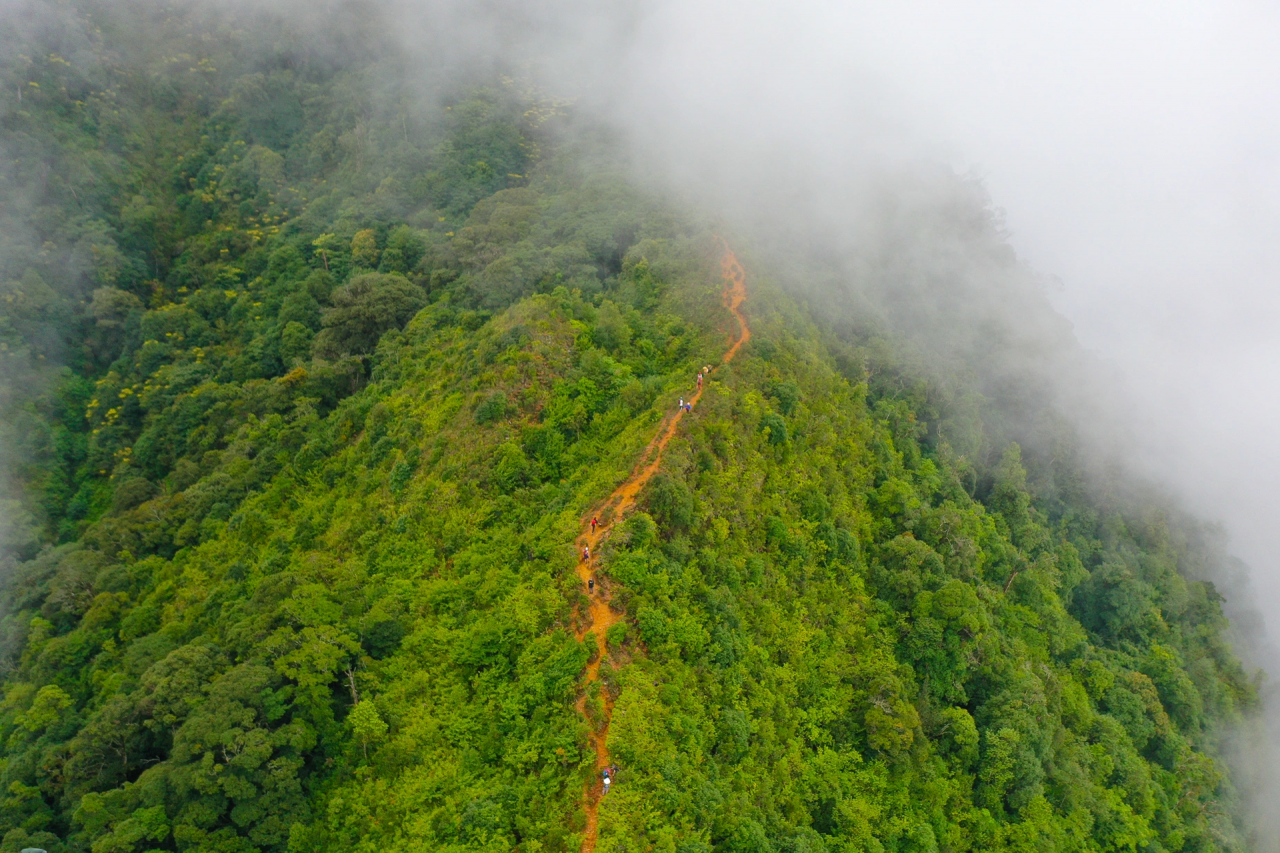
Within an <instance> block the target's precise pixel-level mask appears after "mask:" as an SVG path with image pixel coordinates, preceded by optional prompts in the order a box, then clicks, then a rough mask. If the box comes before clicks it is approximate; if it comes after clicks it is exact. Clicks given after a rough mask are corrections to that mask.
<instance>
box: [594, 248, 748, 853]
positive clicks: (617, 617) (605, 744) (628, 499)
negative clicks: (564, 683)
mask: <svg viewBox="0 0 1280 853" xmlns="http://www.w3.org/2000/svg"><path fill="white" fill-rule="evenodd" d="M716 240H717V241H719V243H720V248H721V256H720V272H721V275H723V276H724V307H725V308H727V309H728V310H729V313H731V314H732V315H733V316H734V319H736V320H737V321H738V337H737V339H736V340H734V342H733V343H732V344H731V345H730V346H729V349H728V350H726V351H725V354H724V356H723V357H722V358H721V359H720V364H722V365H724V364H728V363H729V362H730V361H732V360H733V357H734V356H735V355H737V354H738V350H740V349H741V348H742V345H743V344H745V343H746V342H747V341H749V340H751V328H750V327H749V326H748V325H747V318H746V317H744V316H743V315H742V311H741V308H742V303H743V302H744V301H745V300H746V298H747V273H746V270H744V269H743V268H742V264H740V263H738V259H737V257H735V256H734V254H733V250H732V249H730V248H729V244H728V243H727V242H726V241H725V240H724V239H723V238H721V237H717V238H716ZM707 384H708V383H706V382H704V383H703V385H704V386H705V385H707ZM702 391H703V389H702V388H697V389H696V390H695V391H694V394H693V397H691V398H690V400H689V402H690V403H691V404H693V405H695V406H696V405H697V403H698V400H699V399H701V398H702ZM684 415H685V412H684V411H683V410H678V411H677V412H676V413H675V414H674V415H671V416H670V417H668V418H667V419H666V420H665V421H663V423H662V425H661V426H660V427H659V429H658V434H657V435H656V436H654V438H653V440H652V441H650V442H649V445H648V446H647V447H646V448H645V449H644V452H643V453H642V454H641V455H640V463H639V465H638V466H637V468H636V470H635V471H633V472H632V474H631V476H630V477H628V478H627V480H626V482H624V483H623V484H622V485H620V486H618V488H617V489H615V490H614V492H613V494H611V495H609V498H608V500H606V501H605V502H604V503H603V504H601V505H600V506H599V507H598V508H597V509H596V510H595V512H593V513H591V514H590V515H588V516H587V518H586V519H585V520H584V524H583V527H584V531H583V534H582V536H580V537H579V538H578V553H579V554H581V553H582V548H583V547H588V548H590V550H591V551H592V552H593V553H594V552H595V551H596V546H598V545H599V544H600V542H601V541H602V540H603V539H604V537H605V534H606V533H608V532H609V530H611V529H612V527H613V525H614V524H615V523H616V522H618V521H620V520H621V519H622V517H623V516H624V515H626V514H627V512H629V511H630V510H631V509H632V508H633V507H634V506H635V503H636V496H637V495H639V494H640V490H641V489H643V488H644V486H645V483H648V482H649V478H651V477H652V476H653V475H654V474H656V473H657V472H658V467H659V466H660V465H661V464H662V451H664V450H665V449H666V447H667V443H668V442H670V441H671V438H672V436H674V435H675V434H676V429H677V428H678V427H679V426H680V421H681V419H683V418H684ZM592 517H595V518H597V519H600V518H602V519H603V520H604V521H603V523H602V524H600V525H599V526H598V527H597V528H596V529H595V530H594V531H593V530H592V529H591V519H592ZM598 559H599V557H598V556H592V558H591V559H590V560H579V561H578V568H577V572H578V577H579V578H580V579H581V580H582V582H583V584H584V585H585V584H586V583H587V581H588V580H589V579H590V578H592V577H593V576H594V575H595V573H596V572H595V569H596V565H597V561H598ZM609 599H610V596H609V593H608V590H607V589H605V588H604V587H603V586H601V585H600V584H597V585H596V591H595V594H594V595H592V596H591V601H590V608H589V615H590V617H591V621H590V622H589V623H588V624H587V625H586V626H585V627H583V628H582V629H581V630H580V631H578V640H579V641H581V640H583V639H584V638H585V637H586V635H587V634H588V633H589V632H594V633H595V641H596V654H595V657H594V659H593V660H592V661H591V662H590V663H589V664H587V671H586V676H585V678H584V679H583V683H582V686H583V690H582V695H581V696H579V697H578V701H577V703H576V704H575V706H574V707H576V708H577V709H578V713H579V714H582V716H583V717H584V718H585V719H586V720H587V723H588V725H590V724H591V718H590V717H589V716H588V715H587V691H588V688H589V687H590V686H591V684H592V683H594V682H598V681H599V680H600V664H601V663H602V662H603V661H604V658H605V654H606V653H607V638H606V634H607V632H608V630H609V627H610V626H611V625H613V624H615V623H617V622H619V621H621V620H622V618H623V615H622V614H621V613H619V612H617V611H616V610H614V609H613V607H611V606H610V604H609ZM601 699H602V701H603V707H602V710H603V714H602V721H601V725H600V727H599V728H593V731H592V733H591V735H590V740H591V745H592V747H593V748H594V749H595V753H596V773H595V776H594V778H593V779H592V781H591V783H590V784H589V785H588V787H587V791H586V793H585V799H586V805H585V811H586V815H587V825H586V828H585V829H584V830H583V835H582V853H593V851H594V850H595V849H596V837H597V834H598V819H599V809H600V798H601V796H602V790H601V788H602V785H601V781H600V780H601V777H600V772H601V771H602V770H604V768H606V767H608V766H609V724H610V723H611V722H612V721H613V698H612V697H611V696H609V695H608V693H607V691H601Z"/></svg>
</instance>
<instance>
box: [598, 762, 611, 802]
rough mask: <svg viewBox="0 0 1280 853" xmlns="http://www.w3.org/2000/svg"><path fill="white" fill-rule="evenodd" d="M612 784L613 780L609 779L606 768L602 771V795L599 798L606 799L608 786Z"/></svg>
mask: <svg viewBox="0 0 1280 853" xmlns="http://www.w3.org/2000/svg"><path fill="white" fill-rule="evenodd" d="M612 782H613V780H612V779H610V778H609V768H607V767H606V768H605V770H604V793H603V794H601V796H605V797H607V796H608V795H609V785H610V784H611V783H612Z"/></svg>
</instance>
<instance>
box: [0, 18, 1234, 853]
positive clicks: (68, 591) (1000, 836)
mask: <svg viewBox="0 0 1280 853" xmlns="http://www.w3.org/2000/svg"><path fill="white" fill-rule="evenodd" d="M39 8H41V9H44V10H45V11H44V12H43V13H42V14H41V15H40V16H39V17H38V19H34V18H30V17H27V18H24V17H22V16H21V15H18V14H16V13H15V14H14V17H13V19H12V20H13V21H14V27H13V28H12V29H11V31H10V34H9V35H8V36H6V37H5V38H6V39H7V40H6V41H5V42H4V47H3V50H2V51H0V60H2V61H3V68H2V69H0V76H2V77H3V87H0V148H2V150H3V152H4V155H5V156H4V165H3V166H2V167H0V184H2V185H0V195H3V197H4V198H5V199H6V200H7V201H6V203H5V204H4V205H3V207H2V208H0V226H2V227H0V234H2V235H3V236H2V238H0V239H2V240H3V242H2V244H0V361H2V362H3V365H4V366H3V369H2V371H0V379H2V380H3V384H2V385H0V409H2V410H3V412H4V414H3V424H2V425H0V427H2V429H3V433H2V438H3V441H2V442H0V443H2V444H3V446H4V448H5V456H4V459H3V460H0V461H3V463H4V464H5V466H6V469H7V471H8V476H9V478H10V482H11V486H12V488H11V489H10V492H9V493H8V494H7V495H5V496H3V497H4V501H5V503H4V512H3V517H4V520H5V523H4V525H3V529H2V530H0V534H3V536H4V541H3V543H2V546H3V553H2V554H0V559H2V560H3V563H0V679H2V688H3V693H2V695H0V838H2V839H3V840H2V841H0V846H2V847H3V850H4V851H10V850H12V851H14V853H16V851H18V850H21V849H22V848H25V847H41V848H44V849H46V850H48V851H50V853H63V851H82V850H83V851H93V853H117V852H118V853H129V851H136V852H137V853H146V851H160V850H164V851H237V853H241V852H242V853H253V852H254V851H263V852H264V853H267V851H272V852H273V853H274V851H281V853H283V851H286V850H287V851H302V850H327V849H334V850H336V849H351V850H375V849H386V848H393V849H400V848H410V847H412V848H422V849H432V850H458V851H461V850H512V849H519V850H527V851H539V850H542V851H553V850H577V849H579V848H580V843H581V838H582V833H583V832H584V830H585V828H586V819H585V813H584V795H583V792H584V789H586V788H587V787H588V786H589V785H591V784H592V783H593V782H594V781H595V778H596V769H597V768H596V763H595V761H596V755H595V753H594V752H593V751H592V749H591V747H590V744H589V740H588V734H589V732H591V731H594V730H597V729H601V728H602V723H603V720H604V717H603V715H604V714H605V713H606V710H605V709H606V708H607V709H609V710H608V713H609V714H611V725H610V727H609V731H608V743H609V749H610V753H611V755H612V757H613V760H615V761H616V762H617V764H618V767H619V769H618V772H617V774H616V783H615V785H614V790H613V792H612V793H610V795H609V797H608V798H607V799H605V800H604V801H602V803H601V804H600V810H599V827H598V831H599V838H598V845H597V849H600V850H616V851H627V850H647V849H660V850H668V851H682V853H693V851H710V850H716V851H721V850H723V851H744V853H745V851H777V852H778V853H782V851H789V852H790V851H794V852H795V853H800V851H828V850H829V851H837V850H839V851H966V850H973V851H979V850H981V851H992V850H1010V851H1013V850H1019V851H1021V850H1037V851H1039V850H1064V851H1066V850H1079V851H1112V850H1116V851H1119V850H1144V851H1152V853H1154V851H1213V850H1244V849H1247V847H1248V844H1247V838H1246V830H1245V828H1244V824H1243V823H1242V820H1241V817H1240V815H1239V814H1238V813H1237V812H1236V799H1235V794H1234V791H1233V789H1232V783H1231V777H1230V772H1229V769H1228V767H1227V766H1226V764H1225V763H1224V762H1223V760H1222V757H1221V739H1222V736H1223V734H1224V732H1225V731H1226V730H1227V728H1228V727H1230V726H1231V725H1232V724H1233V723H1234V722H1236V721H1238V720H1239V719H1240V718H1241V716H1242V715H1245V714H1248V713H1249V712H1250V710H1251V709H1252V708H1253V706H1254V704H1255V703H1256V696H1255V688H1254V685H1253V684H1252V682H1251V681H1250V679H1249V678H1248V677H1247V675H1246V673H1245V672H1244V670H1243V669H1242V667H1241V666H1240V664H1239V663H1238V661H1237V660H1236V658H1235V657H1234V655H1233V653H1232V650H1231V649H1230V647H1229V645H1228V643H1227V642H1226V640H1225V638H1224V631H1225V629H1226V620H1225V618H1224V617H1223V613H1222V598H1221V596H1220V595H1219V594H1218V593H1217V591H1216V590H1215V588H1214V586H1213V585H1212V584H1211V583H1209V582H1207V581H1204V580H1202V579H1201V578H1203V577H1204V574H1205V573H1204V572H1203V571H1202V568H1203V567H1204V566H1205V565H1206V564H1209V563H1212V562H1213V561H1214V560H1218V559H1220V558H1221V557H1220V555H1219V554H1217V553H1216V552H1215V551H1213V549H1212V547H1211V545H1210V544H1206V543H1208V542H1209V540H1208V539H1206V537H1204V536H1203V535H1202V528H1200V527H1199V526H1197V524H1196V523H1194V522H1192V521H1189V520H1187V519H1184V518H1183V517H1182V516H1180V515H1179V514H1178V513H1177V512H1175V511H1174V510H1173V509H1171V508H1170V507H1167V506H1165V505H1163V504H1161V503H1160V502H1159V501H1158V500H1155V499H1150V500H1137V501H1135V500H1128V499H1124V500H1122V499H1119V498H1116V497H1115V493H1114V492H1113V491H1108V490H1107V489H1105V488H1098V487H1097V483H1095V482H1094V481H1093V480H1092V479H1091V478H1092V477H1093V476H1094V475H1093V474H1092V473H1091V469H1090V468H1089V466H1088V465H1086V463H1085V461H1084V460H1083V457H1082V451H1081V448H1080V447H1079V446H1078V444H1077V443H1074V440H1073V437H1072V434H1071V430H1070V429H1069V428H1068V427H1067V426H1065V422H1064V421H1063V420H1062V419H1061V418H1059V417H1058V416H1057V414H1055V412H1054V411H1053V410H1052V406H1051V404H1050V403H1047V402H1045V401H1044V400H1042V399H1040V398H1037V397H1036V396H1035V395H1034V394H1027V393H1022V392H1021V391H1019V392H1018V393H1012V392H1010V393H1007V394H1005V395H1004V396H1001V393H1003V392H1001V391H1000V389H1001V388H1004V389H1008V388H1011V387H1014V385H1015V384H1016V383H1014V382H1013V380H1011V379H1009V376H1010V374H1008V373H1001V374H1000V375H999V377H998V379H999V381H1000V382H1003V383H1004V384H1003V385H999V386H998V387H997V382H996V380H995V379H991V376H995V375H996V372H995V371H993V372H992V373H991V375H990V376H988V375H987V374H981V372H980V371H978V372H975V371H969V372H966V370H965V369H954V370H952V369H950V366H948V365H938V364H932V363H928V359H929V358H930V354H929V352H928V350H924V349H921V348H920V347H919V346H917V345H916V344H915V343H913V342H912V341H910V340H905V339H903V338H901V337H900V336H897V335H896V333H895V331H894V327H893V325H892V323H889V324H886V323H884V322H879V321H876V320H875V319H874V318H869V317H867V316H863V315H861V314H858V313H857V311H858V308H857V305H858V304H859V303H857V301H856V300H853V301H850V302H849V303H848V305H845V306H842V307H841V309H840V310H839V311H837V310H833V309H832V310H828V309H826V308H824V307H823V306H821V305H817V306H815V304H814V303H813V293H812V291H806V290H805V289H804V288H797V287H793V286H791V282H793V281H794V280H795V279H796V278H797V276H798V273H797V272H796V271H795V270H794V269H791V270H789V269H787V268H785V267H784V266H783V265H782V264H781V262H779V261H778V260H777V258H776V257H774V256H772V255H770V254H769V253H768V252H765V251H763V250H761V251H754V250H753V248H752V246H753V243H752V241H751V240H750V238H749V237H747V236H743V235H738V236H737V237H735V235H732V234H729V235H717V234H716V233H715V232H714V231H713V229H711V228H710V227H709V226H708V224H707V220H706V219H705V218H704V216H703V215H702V214H701V213H699V212H698V211H696V210H692V209H690V208H689V207H687V206H686V205H684V204H682V203H678V202H676V201H673V200H672V199H670V198H667V197H664V196H662V195H661V194H659V193H656V192H654V191H653V190H651V189H646V188H642V187H640V186H639V185H638V183H637V181H635V180H634V179H633V176H632V174H631V172H630V171H629V170H628V168H627V167H626V165H625V164H624V163H623V162H622V160H623V158H622V157H621V155H620V154H619V153H618V152H617V150H616V149H615V147H614V146H613V143H612V142H611V141H610V138H609V134H608V133H605V132H603V131H601V130H600V129H599V128H598V127H596V126H594V125H592V123H591V122H590V121H589V120H588V118H587V117H584V116H582V115H580V114H579V113H578V111H577V110H576V109H575V108H574V107H573V106H572V105H571V104H568V103H565V102H562V101H559V100H556V99H555V98H553V97H551V96H549V95H547V94H545V93H543V92H541V91H540V90H538V89H537V88H535V87H533V86H531V85H529V84H527V83H526V82H524V81H523V80H521V79H519V78H517V77H515V76H505V75H502V74H497V73H485V74H483V75H479V76H475V77H472V78H467V79H465V80H462V81H459V80H457V79H444V78H442V79H441V80H439V81H437V82H438V86H436V87H435V88H433V89H432V90H431V93H430V94H429V95H424V93H423V89H422V88H421V87H419V86H411V85H409V83H408V82H407V81H406V80H405V79H404V75H403V72H402V70H401V69H400V67H399V65H398V63H400V62H401V61H402V60H403V56H401V55H400V54H398V53H397V48H396V46H395V44H394V43H393V42H392V41H391V40H390V38H389V37H388V36H387V35H386V33H385V32H383V31H380V29H379V28H380V27H382V26H385V24H386V21H384V20H381V19H379V18H378V16H377V15H371V16H369V17H368V18H367V20H347V19H344V20H343V21H342V22H340V23H341V26H339V24H334V25H333V27H334V35H333V37H334V39H335V44H337V45H338V46H337V47H333V48H332V52H326V50H325V49H323V48H319V47H316V46H315V45H316V44H317V43H318V42H317V40H316V39H315V38H313V35H314V34H312V33H297V32H294V31H293V30H292V29H291V27H290V26H289V22H288V21H287V20H280V19H277V18H273V17H272V16H271V15H270V14H267V13H263V12H255V11H242V12H237V13H236V15H241V16H242V17H236V16H235V15H230V16H229V17H227V18H220V17H214V16H208V15H204V14H203V13H202V12H201V11H200V10H199V9H198V8H195V7H193V8H191V9H182V8H178V7H161V6H160V5H154V6H153V5H148V4H138V5H124V4H121V5H107V4H99V3H96V2H76V3H66V4H53V5H50V6H47V7H39ZM343 27H346V29H343ZM344 45H345V47H344ZM351 45H357V46H359V47H360V48H361V49H360V50H358V51H357V50H351V49H350V48H351ZM353 55H358V56H361V57H364V58H363V59H361V60H359V61H356V60H353V59H351V56H353ZM953 180H955V182H956V186H957V187H958V188H959V189H957V192H956V197H957V198H960V199H965V200H966V201H964V203H963V204H962V205H961V206H962V207H963V215H964V217H965V221H966V227H967V228H968V229H969V230H968V232H967V233H971V234H972V235H976V236H972V237H971V239H972V240H973V245H975V246H977V247H978V248H977V249H975V251H978V250H981V251H982V252H984V253H985V254H986V255H987V256H989V257H991V258H994V259H995V260H993V261H992V263H993V264H1014V263H1016V261H1015V260H1012V259H1011V252H1007V251H1005V252H999V251H995V250H994V249H992V247H993V246H996V247H1003V243H1002V239H1003V238H1002V237H1001V236H1000V235H999V229H998V228H997V227H996V224H995V220H994V215H993V214H992V212H991V211H990V210H989V208H988V207H986V206H984V205H985V201H984V200H982V199H979V198H974V197H972V196H971V195H967V194H966V193H965V192H964V191H963V188H964V184H963V182H962V181H960V180H959V179H953ZM974 223H977V225H974ZM716 236H726V237H727V238H729V239H731V240H736V241H737V243H736V244H735V245H737V246H738V247H739V248H738V252H739V257H740V258H742V259H743V261H744V262H745V264H746V266H747V269H748V299H747V302H746V304H745V306H744V309H743V310H744V311H745V312H746V314H747V316H748V317H749V318H750V322H751V327H752V338H751V341H750V343H749V344H748V345H747V346H746V347H745V348H744V349H743V350H742V352H741V353H740V354H739V355H738V356H737V357H736V358H735V360H734V361H733V362H732V363H731V364H729V365H727V366H725V367H724V368H717V370H715V371H713V372H712V373H711V374H710V377H709V378H708V379H707V388H706V391H705V393H704V395H703V397H702V398H701V400H700V402H699V405H698V406H697V408H696V409H694V410H693V411H692V412H690V413H688V414H687V416H686V418H685V420H684V421H683V423H682V426H681V429H680V431H679V432H678V434H677V435H676V436H675V438H673V440H672V442H671V443H670V444H669V445H668V446H667V448H666V450H665V454H664V456H663V458H662V464H661V470H660V471H659V473H658V474H657V475H655V476H654V477H653V479H651V480H649V481H648V483H647V485H646V486H645V488H644V489H643V491H642V492H641V493H640V495H639V496H638V503H637V507H636V509H635V511H634V512H633V513H631V514H630V515H628V516H627V517H626V518H624V519H620V520H618V523H617V524H616V526H615V527H614V528H613V529H612V530H611V531H610V535H609V537H608V539H607V541H606V543H605V545H604V547H603V549H602V551H601V553H599V554H598V559H599V560H600V561H601V562H600V565H601V571H600V577H599V583H600V585H601V586H602V588H607V589H608V590H609V594H610V596H611V597H612V602H613V604H614V605H615V606H616V608H617V610H618V612H619V613H620V614H621V618H620V620H619V621H618V623H617V624H615V625H614V626H613V627H611V628H610V629H609V631H608V635H607V637H606V638H605V645H606V654H605V659H604V661H603V662H602V665H601V669H600V673H601V676H600V680H599V681H594V682H591V683H589V684H588V683H587V682H586V681H585V680H584V672H585V670H586V668H587V665H588V662H589V661H591V660H592V658H593V655H595V654H596V645H595V638H594V637H590V636H587V637H582V638H580V637H579V634H578V631H579V629H580V628H581V627H582V625H583V622H582V620H583V618H584V616H583V614H584V612H585V607H586V602H587V598H586V590H584V589H583V586H582V584H581V583H580V582H579V579H578V578H577V576H576V575H575V574H574V570H573V567H574V562H575V559H576V556H577V551H578V549H577V546H576V545H575V540H576V537H577V536H578V534H579V533H580V532H581V524H582V522H583V519H585V518H588V517H589V515H590V513H591V512H592V511H593V510H594V509H595V508H596V507H598V506H599V505H600V504H601V501H602V500H604V499H605V498H606V497H607V496H608V495H609V494H610V493H611V492H612V490H613V489H614V488H615V487H616V486H617V485H618V484H619V483H621V482H623V481H624V480H625V479H626V478H627V476H628V475H629V473H630V472H631V471H632V470H633V468H634V466H635V465H636V463H637V461H638V460H639V459H640V458H641V455H642V453H643V451H644V449H645V448H646V447H647V446H648V445H649V442H650V441H651V439H652V438H653V437H654V435H655V434H656V433H657V430H658V428H659V425H660V424H661V423H663V421H664V418H665V417H666V416H667V415H668V414H669V413H670V411H671V410H672V409H674V406H675V402H676V400H677V398H679V397H680V396H681V395H682V394H687V393H688V392H689V389H690V387H691V383H692V382H693V381H694V379H693V378H694V376H695V375H697V374H698V373H699V371H700V369H701V367H702V366H703V365H710V364H719V361H720V358H721V356H722V354H723V352H724V350H725V346H726V340H727V339H728V336H729V334H730V332H731V328H732V323H731V319H730V317H729V315H728V314H727V313H726V311H725V310H724V307H723V304H722V299H721V286H722V282H721V277H720V273H721V271H720V249H719V247H718V244H717V242H716V240H715V238H716ZM1004 248H1005V249H1007V247H1004ZM873 260H874V259H869V260H867V263H868V264H870V263H872V261H873ZM887 268H888V269H889V270H892V269H893V265H892V263H890V264H889V265H888V267H887ZM880 273H883V274H884V275H885V276H887V275H888V273H885V272H884V271H883V270H881V271H879V273H877V274H880ZM833 274H834V273H833ZM850 286H851V287H855V286H857V282H854V283H852V284H851V285H850ZM902 292H903V293H904V294H905V293H907V292H908V289H907V288H906V287H905V286H904V288H903V291H902ZM961 297H963V294H960V296H958V297H957V298H961ZM1024 297H1025V304H1026V305H1027V306H1029V307H1028V308H1027V310H1028V311H1044V312H1050V309H1049V308H1048V306H1047V303H1043V300H1040V301H1037V298H1038V297H1036V296H1034V295H1027V294H1022V295H1021V296H1020V297H1019V298H1024ZM903 298H904V299H905V298H906V297H905V296H904V297H903ZM1042 303H1043V304H1042ZM904 304H906V303H904ZM931 304H932V303H931ZM899 310H905V309H899ZM924 310H925V309H924V308H921V311H924ZM975 310H976V309H975ZM841 312H844V313H841ZM1043 319H1044V321H1045V323H1046V324H1049V325H1052V324H1053V323H1054V322H1056V320H1055V318H1054V317H1053V316H1052V315H1051V313H1045V314H1044V318H1043ZM984 345H986V342H985V341H984ZM1018 345H1019V346H1022V343H1019V344H1018ZM991 346H993V347H994V346H995V345H991ZM974 352H978V350H974ZM971 355H972V353H971ZM988 355H989V357H990V358H991V359H992V360H996V359H1003V358H1004V357H1005V356H1007V355H1008V354H1007V353H1004V354H1002V353H1000V352H994V351H993V352H988ZM973 357H974V358H975V359H976V358H977V356H976V355H974V356H973ZM984 357H986V356H984ZM922 358H923V359H925V361H926V363H925V364H924V365H923V366H922V364H921V359H922ZM1005 364H1006V363H1005V362H1004V361H1001V365H1002V366H1001V370H1002V371H1003V370H1006V367H1005ZM975 377H976V378H975ZM984 377H986V378H984ZM988 380H989V381H988ZM1018 387H1019V388H1021V387H1022V386H1018ZM1028 387H1029V386H1028ZM1028 407H1032V408H1028ZM1037 407H1038V408H1037ZM584 694H585V701H584V704H583V708H584V711H585V716H584V715H582V714H579V712H578V710H577V708H576V707H575V703H576V702H577V701H578V699H579V697H580V696H581V695H584Z"/></svg>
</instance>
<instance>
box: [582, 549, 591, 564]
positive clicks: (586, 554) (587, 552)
mask: <svg viewBox="0 0 1280 853" xmlns="http://www.w3.org/2000/svg"><path fill="white" fill-rule="evenodd" d="M582 559H584V560H590V559H591V546H590V545H583V546H582Z"/></svg>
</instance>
